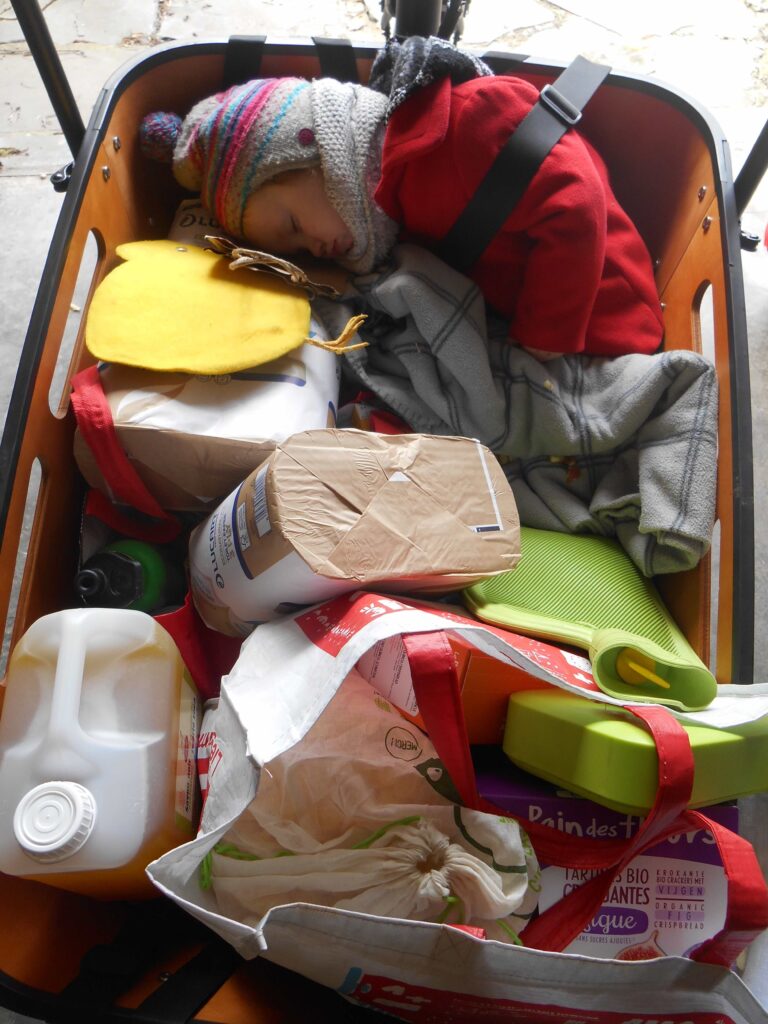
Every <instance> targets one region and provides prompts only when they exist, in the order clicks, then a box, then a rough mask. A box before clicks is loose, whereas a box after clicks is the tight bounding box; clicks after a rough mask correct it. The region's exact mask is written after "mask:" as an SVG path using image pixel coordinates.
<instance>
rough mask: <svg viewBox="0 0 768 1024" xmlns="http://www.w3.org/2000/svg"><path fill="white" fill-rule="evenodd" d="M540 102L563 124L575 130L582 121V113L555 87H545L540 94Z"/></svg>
mask: <svg viewBox="0 0 768 1024" xmlns="http://www.w3.org/2000/svg"><path fill="white" fill-rule="evenodd" d="M539 100H540V101H541V102H542V103H543V104H544V106H545V107H547V108H548V109H549V110H551V111H552V113H553V114H554V115H555V117H558V118H559V119H560V120H561V121H562V122H563V124H567V125H568V127H569V128H573V126H574V125H576V124H578V123H579V121H580V120H581V111H580V110H579V108H578V107H574V105H573V104H572V103H571V101H570V100H568V99H566V98H565V96H563V94H562V93H561V92H558V91H557V89H555V87H554V86H553V85H549V84H547V85H545V86H544V88H543V89H542V90H541V92H540V93H539Z"/></svg>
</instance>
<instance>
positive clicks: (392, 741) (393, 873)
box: [211, 671, 538, 941]
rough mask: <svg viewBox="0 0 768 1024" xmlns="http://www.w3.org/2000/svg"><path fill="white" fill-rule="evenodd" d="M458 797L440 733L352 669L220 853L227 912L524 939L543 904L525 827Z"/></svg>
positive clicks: (217, 870)
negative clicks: (441, 925)
mask: <svg viewBox="0 0 768 1024" xmlns="http://www.w3.org/2000/svg"><path fill="white" fill-rule="evenodd" d="M453 797H457V794H454V793H453V792H452V789H451V783H450V780H449V779H448V777H447V775H446V774H445V772H444V771H443V768H442V766H441V764H440V762H439V761H438V759H437V757H436V755H435V751H434V748H433V747H432V744H431V743H430V741H429V739H428V737H426V736H425V735H424V734H423V733H421V732H420V730H419V729H417V728H415V727H414V726H412V725H410V723H409V722H407V721H405V720H404V719H403V718H402V717H401V716H400V715H399V714H398V713H397V711H396V710H395V709H394V708H393V707H392V706H391V705H390V704H388V703H387V702H386V701H385V700H383V699H382V698H381V697H380V696H379V694H377V693H376V691H375V690H373V689H372V688H371V686H370V685H369V684H368V683H367V682H366V681H365V680H364V679H362V678H361V677H360V676H359V675H358V673H357V672H355V671H352V672H351V673H350V674H349V675H348V676H347V678H346V679H345V681H344V683H343V684H342V685H341V687H340V688H339V691H338V693H337V694H336V696H335V697H334V698H333V700H332V701H331V703H330V704H329V705H328V707H327V708H326V709H325V711H324V712H323V713H322V715H320V717H319V719H318V720H317V722H316V723H315V725H314V726H313V727H312V728H311V729H310V730H309V732H308V733H307V735H306V736H305V737H304V739H303V740H302V741H301V742H299V743H297V744H295V745H294V746H292V747H290V748H289V749H288V750H286V751H285V752H284V753H283V754H281V755H280V756H279V757H277V758H275V759H274V760H273V761H270V762H269V764H268V765H266V766H265V767H264V770H263V772H262V776H261V780H260V784H259V790H258V793H257V796H256V798H255V800H253V801H252V803H251V804H250V805H249V807H248V808H247V809H246V810H245V811H244V812H243V814H242V815H241V816H240V818H239V819H238V820H237V822H235V824H234V826H233V827H232V828H231V829H230V830H229V832H228V833H227V834H226V835H225V836H224V838H223V841H222V843H220V844H218V845H217V847H215V848H214V851H213V853H212V858H211V861H212V863H211V877H212V887H213V891H214V892H215V895H216V899H217V904H218V907H219V910H220V912H222V913H224V914H226V915H227V917H230V918H233V919H235V920H237V921H242V922H244V923H247V924H253V925H257V924H258V922H259V921H260V919H261V918H262V917H263V916H264V915H265V914H266V913H267V912H268V911H269V910H271V909H272V907H274V906H276V905H282V904H286V903H315V904H319V905H322V906H331V907H337V908H339V909H343V910H354V911H360V912H363V913H367V914H379V915H382V916H385V917H398V918H405V919H411V920H425V921H444V922H448V923H458V924H465V925H470V926H473V927H478V928H483V929H485V930H486V933H488V934H493V935H494V936H495V937H497V938H500V939H511V940H512V941H517V932H518V931H519V929H520V928H522V927H523V926H524V925H525V923H526V921H527V919H528V917H529V916H530V914H531V913H532V912H533V910H534V908H535V906H536V900H537V891H538V865H537V863H536V858H535V855H534V853H533V850H532V848H531V845H530V843H529V842H528V841H527V839H526V837H525V834H524V833H523V832H522V830H521V829H520V827H519V826H518V824H517V823H516V822H515V821H512V820H511V819H507V818H501V817H498V816H495V815H491V814H485V813H483V812H480V811H472V810H468V809H467V808H462V807H460V806H458V804H457V803H453V802H451V798H453ZM497 921H499V922H500V923H499V924H498V925H497V924H496V922H497Z"/></svg>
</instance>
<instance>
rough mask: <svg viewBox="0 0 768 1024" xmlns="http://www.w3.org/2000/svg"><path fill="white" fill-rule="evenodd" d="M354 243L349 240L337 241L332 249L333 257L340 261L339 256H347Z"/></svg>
mask: <svg viewBox="0 0 768 1024" xmlns="http://www.w3.org/2000/svg"><path fill="white" fill-rule="evenodd" d="M353 244H354V243H353V242H352V240H351V239H349V238H342V239H338V238H337V239H336V241H335V242H334V243H333V246H332V248H331V256H333V257H334V258H336V259H338V258H339V256H346V255H347V253H348V252H349V250H350V249H351V248H352V245H353Z"/></svg>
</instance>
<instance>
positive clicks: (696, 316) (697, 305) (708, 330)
mask: <svg viewBox="0 0 768 1024" xmlns="http://www.w3.org/2000/svg"><path fill="white" fill-rule="evenodd" d="M693 336H694V341H695V343H696V350H697V351H698V352H701V354H702V355H703V356H706V357H707V359H709V360H710V362H713V363H714V361H715V309H714V301H713V298H712V285H711V284H709V282H705V283H704V284H703V285H701V288H700V289H699V291H698V292H697V293H696V297H695V299H694V308H693Z"/></svg>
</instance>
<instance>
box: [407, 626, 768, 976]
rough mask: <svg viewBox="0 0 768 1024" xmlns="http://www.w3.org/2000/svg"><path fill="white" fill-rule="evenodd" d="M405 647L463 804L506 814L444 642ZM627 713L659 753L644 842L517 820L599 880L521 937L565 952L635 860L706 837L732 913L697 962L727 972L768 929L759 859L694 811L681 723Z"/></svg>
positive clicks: (435, 638)
mask: <svg viewBox="0 0 768 1024" xmlns="http://www.w3.org/2000/svg"><path fill="white" fill-rule="evenodd" d="M402 639H403V644H404V646H405V650H406V654H407V657H408V661H409V665H410V668H411V678H412V681H413V688H414V693H415V695H416V700H417V703H418V706H419V711H420V712H421V715H422V717H423V719H424V724H425V726H426V729H427V732H428V733H429V736H430V738H431V740H432V742H433V743H434V746H435V749H436V751H437V753H438V756H439V757H440V759H441V761H442V762H443V764H444V766H445V768H446V771H448V773H449V775H450V776H451V778H452V780H453V782H454V785H455V786H456V789H457V790H458V792H459V794H460V796H461V798H462V801H463V802H464V803H466V805H467V806H470V807H475V808H478V809H480V810H485V811H488V812H490V813H496V814H497V813H499V811H498V808H496V807H494V806H493V805H492V804H490V803H489V802H488V801H484V800H480V799H479V798H478V797H477V785H476V781H475V774H474V767H473V764H472V758H471V755H470V751H469V743H468V738H467V733H466V726H465V724H464V715H463V710H462V706H461V694H460V690H459V683H458V676H457V673H456V667H455V663H454V660H453V653H452V651H451V648H450V645H449V644H448V641H447V639H446V637H445V634H444V633H442V632H436V633H420V634H410V635H404V636H403V638H402ZM625 710H626V711H628V712H631V713H632V714H634V715H635V716H636V717H637V718H638V719H639V720H640V721H641V722H642V723H643V724H644V726H645V727H646V728H647V729H648V730H649V732H650V733H651V735H652V736H653V739H654V742H655V744H656V748H657V751H658V757H659V783H658V789H657V795H656V800H655V802H654V805H653V807H652V808H651V810H650V811H649V813H648V815H647V816H646V818H645V820H644V821H643V822H642V824H641V826H640V828H639V829H638V831H637V833H636V834H635V835H634V836H633V837H631V838H630V839H629V840H620V841H616V840H600V839H589V838H584V837H577V836H571V835H566V834H563V833H561V832H558V831H557V830H555V829H552V828H551V827H548V826H544V825H540V824H538V823H534V822H527V821H525V820H524V819H518V820H520V823H521V824H522V825H523V827H524V828H525V829H526V831H527V832H528V835H529V837H530V839H531V841H532V842H533V845H534V848H535V849H536V852H537V854H538V856H539V859H540V860H541V861H542V862H543V863H545V864H557V865H559V866H563V867H572V868H582V869H592V870H596V871H598V873H597V874H596V875H595V876H594V877H593V878H591V879H589V880H588V881H587V882H585V883H583V884H582V885H581V886H579V888H578V889H574V890H572V891H571V892H570V893H569V894H568V895H567V896H565V897H564V898H563V899H561V900H559V901H558V902H557V903H556V904H554V905H553V906H552V907H550V908H548V909H547V910H546V911H544V912H543V913H542V914H540V915H539V917H538V918H536V920H534V921H532V922H531V923H530V924H529V925H528V926H527V927H526V928H525V929H524V931H523V933H522V937H523V941H524V942H525V945H526V946H529V947H533V948H536V949H547V950H551V951H557V950H561V949H564V948H565V947H566V946H567V945H568V944H569V943H570V942H572V941H573V939H575V938H576V936H578V935H579V934H580V933H581V932H582V931H583V929H584V928H585V927H586V926H587V925H588V924H589V922H590V920H591V919H592V917H593V916H594V914H595V913H596V912H597V911H598V910H599V908H600V906H602V904H603V902H604V900H605V897H606V895H607V893H608V891H609V890H610V887H611V885H612V884H613V881H614V879H615V877H616V875H617V874H619V872H621V871H622V870H623V869H624V868H625V867H626V866H627V865H628V864H629V863H630V861H631V860H632V859H633V858H634V857H636V856H637V855H638V854H639V853H642V851H643V850H645V849H647V848H648V847H649V846H652V845H654V844H655V843H658V842H660V841H661V840H662V839H664V838H666V837H667V836H670V835H676V834H679V833H682V832H689V831H692V830H693V829H698V828H707V829H709V830H710V832H711V833H712V835H713V836H714V839H715V842H716V844H717V847H718V851H719V853H720V857H721V860H722V863H723V868H724V871H725V875H726V878H727V881H728V905H727V911H726V919H725V923H724V925H723V928H722V929H721V931H720V932H719V933H718V934H717V935H715V936H713V938H711V939H709V940H708V941H706V942H704V943H703V944H702V946H701V947H700V948H699V949H698V950H697V951H696V952H695V953H694V954H693V958H694V959H696V960H701V961H703V962H707V963H715V964H721V965H726V966H728V965H730V964H732V963H733V961H734V960H735V959H736V957H737V956H738V954H739V953H740V952H741V950H742V949H744V948H745V946H746V945H747V944H748V943H749V942H750V941H752V939H753V938H754V937H755V935H756V934H757V933H758V932H760V931H762V930H763V929H764V928H766V927H768V890H767V889H766V885H765V881H764V879H763V875H762V872H761V870H760V866H759V864H758V862H757V858H756V857H755V853H754V850H753V849H752V847H751V846H750V844H749V843H748V842H746V840H744V839H742V838H741V837H740V836H738V835H736V834H734V833H733V832H731V831H730V830H729V829H726V828H724V827H723V826H722V825H720V824H718V823H717V822H714V821H711V820H710V819H709V818H707V817H706V815H704V814H702V813H701V812H700V811H686V810H685V808H686V806H687V804H688V801H689V799H690V795H691V789H692V786H693V773H694V761H693V753H692V751H691V746H690V742H689V740H688V735H687V733H686V732H685V730H684V729H683V727H682V726H681V725H680V723H679V722H678V721H677V719H676V718H674V716H673V715H671V714H670V713H669V712H668V711H667V710H666V709H665V708H661V707H656V706H652V705H649V706H631V707H626V708H625ZM505 813H508V812H505ZM510 816H512V815H510Z"/></svg>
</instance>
